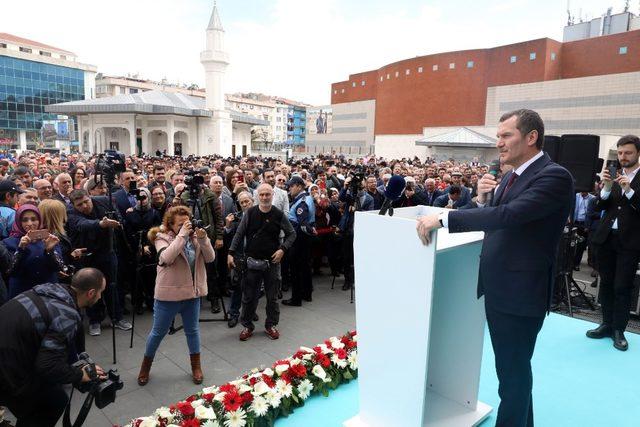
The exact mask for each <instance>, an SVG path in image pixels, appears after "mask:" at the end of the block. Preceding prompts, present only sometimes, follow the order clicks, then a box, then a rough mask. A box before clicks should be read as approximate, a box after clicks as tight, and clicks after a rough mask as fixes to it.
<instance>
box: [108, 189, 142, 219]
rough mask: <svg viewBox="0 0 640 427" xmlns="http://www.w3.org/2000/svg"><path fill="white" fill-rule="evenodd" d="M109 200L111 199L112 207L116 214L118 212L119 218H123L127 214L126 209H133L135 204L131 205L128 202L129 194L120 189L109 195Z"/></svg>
mask: <svg viewBox="0 0 640 427" xmlns="http://www.w3.org/2000/svg"><path fill="white" fill-rule="evenodd" d="M111 198H112V199H113V205H114V207H115V208H116V209H118V212H120V216H121V217H122V218H124V217H125V216H126V214H127V209H129V208H133V207H135V205H136V204H135V202H134V203H133V204H131V202H130V201H129V193H128V192H127V191H126V190H125V189H124V188H120V189H119V190H118V191H115V192H113V193H112V194H111Z"/></svg>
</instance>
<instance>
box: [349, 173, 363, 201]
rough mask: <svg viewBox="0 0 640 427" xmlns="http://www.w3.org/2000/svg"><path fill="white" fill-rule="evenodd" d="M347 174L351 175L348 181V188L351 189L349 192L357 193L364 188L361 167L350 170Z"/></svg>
mask: <svg viewBox="0 0 640 427" xmlns="http://www.w3.org/2000/svg"><path fill="white" fill-rule="evenodd" d="M347 176H349V177H351V182H350V183H349V190H351V194H354V195H355V194H358V193H359V192H360V191H361V190H363V189H364V178H365V173H364V170H363V169H362V168H361V167H358V168H356V169H354V170H352V171H350V172H349V174H348V175H347Z"/></svg>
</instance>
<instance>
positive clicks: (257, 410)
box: [251, 396, 269, 417]
mask: <svg viewBox="0 0 640 427" xmlns="http://www.w3.org/2000/svg"><path fill="white" fill-rule="evenodd" d="M251 410H252V411H253V413H254V414H256V415H257V416H259V417H261V416H263V415H265V414H266V413H267V412H268V411H269V404H268V403H267V399H265V398H264V397H262V396H257V397H255V398H254V399H253V402H251Z"/></svg>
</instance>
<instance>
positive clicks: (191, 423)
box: [180, 418, 200, 427]
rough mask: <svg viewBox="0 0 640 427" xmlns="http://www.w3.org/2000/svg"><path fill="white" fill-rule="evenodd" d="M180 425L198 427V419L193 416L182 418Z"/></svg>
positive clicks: (181, 426)
mask: <svg viewBox="0 0 640 427" xmlns="http://www.w3.org/2000/svg"><path fill="white" fill-rule="evenodd" d="M180 427H200V421H198V420H197V419H195V418H192V419H190V420H184V421H183V422H181V423H180Z"/></svg>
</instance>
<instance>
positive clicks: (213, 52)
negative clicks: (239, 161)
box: [198, 1, 233, 157]
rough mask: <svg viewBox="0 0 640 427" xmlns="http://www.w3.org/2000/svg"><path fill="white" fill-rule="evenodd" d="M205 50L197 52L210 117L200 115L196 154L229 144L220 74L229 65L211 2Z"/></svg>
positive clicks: (226, 152) (226, 151)
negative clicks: (210, 113) (205, 117)
mask: <svg viewBox="0 0 640 427" xmlns="http://www.w3.org/2000/svg"><path fill="white" fill-rule="evenodd" d="M205 47H206V50H204V51H202V52H201V53H200V62H201V63H202V65H203V66H204V73H205V84H206V106H207V109H208V110H210V111H211V112H212V117H211V118H210V119H201V120H200V123H201V125H200V126H199V131H198V154H199V155H209V154H220V155H222V156H225V157H226V156H230V155H231V146H232V144H233V142H232V140H233V136H232V134H231V132H232V121H231V115H230V114H229V112H228V111H227V110H226V108H225V102H224V92H225V86H224V75H225V72H226V70H227V66H228V65H229V54H228V53H227V52H226V51H225V50H224V29H223V28H222V22H221V21H220V15H218V6H217V4H216V2H215V1H214V2H213V12H211V18H210V19H209V25H208V26H207V38H206V45H205Z"/></svg>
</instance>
